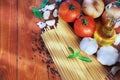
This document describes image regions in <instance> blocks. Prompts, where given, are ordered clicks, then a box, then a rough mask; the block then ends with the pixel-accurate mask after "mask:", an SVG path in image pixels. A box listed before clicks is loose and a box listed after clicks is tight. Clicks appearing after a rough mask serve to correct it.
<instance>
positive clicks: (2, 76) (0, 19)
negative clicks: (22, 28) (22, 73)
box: [0, 0, 17, 80]
mask: <svg viewBox="0 0 120 80" xmlns="http://www.w3.org/2000/svg"><path fill="white" fill-rule="evenodd" d="M16 54H17V11H16V0H0V80H16V78H17V74H16V71H17V61H16Z"/></svg>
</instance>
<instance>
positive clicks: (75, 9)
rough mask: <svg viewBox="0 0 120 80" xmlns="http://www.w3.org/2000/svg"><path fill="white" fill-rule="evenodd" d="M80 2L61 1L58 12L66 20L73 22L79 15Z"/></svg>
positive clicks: (73, 0)
mask: <svg viewBox="0 0 120 80" xmlns="http://www.w3.org/2000/svg"><path fill="white" fill-rule="evenodd" d="M80 11H81V10H80V4H79V3H78V2H77V1H75V0H66V1H64V2H62V3H61V5H60V7H59V10H58V14H59V16H60V17H61V18H62V19H63V20H64V21H66V22H73V21H74V20H75V19H76V18H78V17H79V16H80Z"/></svg>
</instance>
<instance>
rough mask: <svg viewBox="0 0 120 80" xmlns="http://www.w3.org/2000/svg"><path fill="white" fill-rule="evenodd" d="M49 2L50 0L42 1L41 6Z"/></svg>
mask: <svg viewBox="0 0 120 80" xmlns="http://www.w3.org/2000/svg"><path fill="white" fill-rule="evenodd" d="M48 2H49V0H43V1H42V3H41V6H40V8H43V7H45V6H46V4H47V3H48Z"/></svg>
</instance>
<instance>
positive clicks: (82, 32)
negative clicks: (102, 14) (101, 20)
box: [74, 16, 96, 37]
mask: <svg viewBox="0 0 120 80" xmlns="http://www.w3.org/2000/svg"><path fill="white" fill-rule="evenodd" d="M95 26H96V22H95V21H94V19H93V18H92V17H90V16H83V17H80V18H79V19H77V20H76V21H75V23H74V32H75V33H76V35H78V36H80V37H91V36H92V35H93V33H94V31H95Z"/></svg>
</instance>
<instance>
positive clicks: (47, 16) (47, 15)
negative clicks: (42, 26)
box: [43, 11, 50, 20]
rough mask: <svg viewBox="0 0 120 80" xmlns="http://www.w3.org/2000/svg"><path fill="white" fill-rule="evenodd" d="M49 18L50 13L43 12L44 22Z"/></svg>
mask: <svg viewBox="0 0 120 80" xmlns="http://www.w3.org/2000/svg"><path fill="white" fill-rule="evenodd" d="M49 17H50V11H45V12H44V13H43V18H44V19H45V20H46V19H49Z"/></svg>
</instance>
